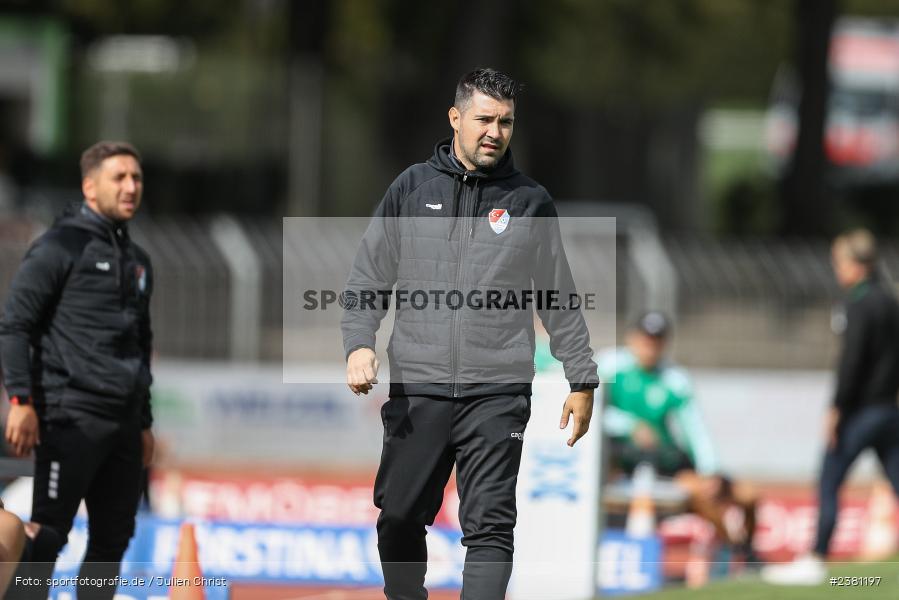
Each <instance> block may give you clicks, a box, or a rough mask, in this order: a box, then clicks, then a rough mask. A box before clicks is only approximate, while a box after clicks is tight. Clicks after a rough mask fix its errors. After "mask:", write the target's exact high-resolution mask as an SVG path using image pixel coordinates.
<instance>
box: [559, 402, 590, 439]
mask: <svg viewBox="0 0 899 600" xmlns="http://www.w3.org/2000/svg"><path fill="white" fill-rule="evenodd" d="M572 415H573V416H574V428H573V429H572V430H571V437H570V438H568V445H569V446H574V444H575V442H577V441H578V440H579V439H581V438H582V437H584V434H585V433H587V430H588V429H589V428H590V418H591V417H592V416H593V390H592V389H587V390H581V391H579V392H571V393H570V394H568V397H567V398H566V399H565V404H564V405H563V406H562V421H561V422H560V423H559V429H565V428H566V427H568V418H569V417H571V416H572Z"/></svg>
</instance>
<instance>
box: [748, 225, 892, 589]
mask: <svg viewBox="0 0 899 600" xmlns="http://www.w3.org/2000/svg"><path fill="white" fill-rule="evenodd" d="M831 258H832V261H833V270H834V274H835V275H836V279H837V282H838V283H839V284H840V287H842V288H843V289H845V290H846V310H845V319H840V320H838V321H839V322H840V323H841V327H842V328H844V330H843V348H842V352H841V355H840V360H839V364H838V367H837V382H836V392H835V394H834V399H833V404H832V406H831V407H830V409H829V411H828V414H827V419H826V427H825V435H826V436H827V452H826V454H825V455H824V466H823V468H822V470H821V479H820V484H819V492H818V493H819V503H820V512H819V514H818V532H817V538H816V542H815V547H814V550H813V553H812V554H810V555H807V556H804V557H801V558H800V559H798V560H797V561H795V562H794V563H792V564H789V565H779V566H771V567H769V568H768V569H767V570H766V571H765V572H764V575H765V576H766V579H768V580H769V581H771V582H772V583H783V584H806V585H816V584H820V583H823V581H824V579H825V578H826V576H827V572H826V570H825V568H824V562H823V561H824V558H825V557H826V556H827V550H828V546H829V545H830V539H831V537H832V535H833V531H834V526H835V524H836V520H837V510H838V508H839V505H838V494H839V490H840V486H842V484H843V481H844V480H845V478H846V475H847V473H848V472H849V468H850V467H851V466H852V463H853V462H855V459H856V458H858V456H859V454H861V453H862V451H863V450H865V449H867V448H873V449H874V451H875V452H876V453H877V458H878V459H879V460H880V463H881V464H882V465H883V469H884V471H885V472H886V475H887V478H889V480H890V483H891V484H892V486H893V489H894V490H895V491H896V493H897V494H899V406H897V392H899V304H897V302H896V299H895V298H894V296H893V293H892V290H890V289H889V287H888V286H887V285H886V284H884V283H883V282H881V281H880V280H879V278H878V277H877V271H876V263H877V245H876V242H875V240H874V236H872V235H871V233H870V232H868V231H866V230H863V229H857V230H853V231H850V232H848V233H845V234H843V235H841V236H839V237H837V238H836V240H834V243H833V247H832V252H831Z"/></svg>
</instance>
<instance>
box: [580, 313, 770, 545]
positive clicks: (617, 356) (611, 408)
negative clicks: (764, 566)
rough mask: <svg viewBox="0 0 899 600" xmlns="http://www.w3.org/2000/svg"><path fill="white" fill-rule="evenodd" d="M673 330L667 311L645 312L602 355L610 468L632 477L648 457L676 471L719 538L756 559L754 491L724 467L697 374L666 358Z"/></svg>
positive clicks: (662, 471)
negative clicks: (619, 343)
mask: <svg viewBox="0 0 899 600" xmlns="http://www.w3.org/2000/svg"><path fill="white" fill-rule="evenodd" d="M670 330H671V325H670V323H669V320H668V318H667V317H666V316H665V315H664V314H662V313H660V312H648V313H645V314H644V315H642V316H641V317H640V318H639V319H638V320H637V322H636V323H635V325H634V326H633V327H632V328H631V330H630V331H629V332H628V336H627V347H626V348H618V349H613V350H609V351H607V352H605V353H603V354H602V355H601V356H600V357H599V360H598V361H597V362H598V363H599V376H600V380H601V381H602V382H603V384H604V385H603V395H604V399H605V403H604V407H603V410H604V415H603V429H604V430H605V433H606V434H607V435H608V436H609V439H610V451H611V452H610V453H611V465H610V470H611V472H613V474H614V473H616V472H617V473H623V474H625V475H631V474H632V473H633V471H634V468H635V467H636V466H637V465H638V464H640V463H642V462H647V463H650V464H651V465H653V467H655V470H656V472H657V473H658V474H659V475H662V476H668V477H673V478H674V480H675V482H676V484H677V485H678V486H680V487H681V488H683V489H684V491H685V492H686V493H687V495H688V497H689V508H690V510H691V511H692V512H694V513H696V514H697V515H699V516H701V517H703V518H704V519H706V520H707V521H708V522H710V523H711V524H712V525H713V526H714V528H715V532H716V533H717V535H718V537H719V539H721V540H722V541H724V542H725V543H728V544H730V545H731V546H732V547H733V548H735V549H737V550H738V551H739V552H740V553H741V554H743V556H744V557H745V558H746V559H747V560H748V561H752V562H756V561H757V558H756V557H755V555H754V553H753V552H752V536H753V533H754V530H755V523H756V518H755V507H756V495H755V492H754V491H753V490H752V489H751V488H750V487H749V486H747V485H745V484H744V485H740V484H734V483H732V482H731V481H730V480H729V479H728V478H727V477H725V476H724V475H722V474H721V473H720V470H719V465H718V461H717V457H716V456H715V452H714V448H713V447H712V443H711V439H710V437H709V435H708V431H707V430H706V428H705V425H704V424H703V421H702V418H701V416H700V414H699V411H698V409H697V407H696V405H695V403H694V402H693V390H692V386H691V384H690V379H689V377H688V375H687V373H686V371H685V370H684V369H682V368H681V367H679V366H677V365H675V364H672V363H671V362H669V361H668V360H666V359H665V357H664V355H665V348H666V345H667V344H668V341H669V338H670V335H669V334H670ZM674 428H676V431H675V430H674ZM731 506H736V507H738V508H739V509H741V510H742V513H743V525H742V527H740V528H739V530H738V531H732V530H730V529H729V528H728V527H727V526H725V518H724V517H725V513H726V511H727V509H728V508H730V507H731Z"/></svg>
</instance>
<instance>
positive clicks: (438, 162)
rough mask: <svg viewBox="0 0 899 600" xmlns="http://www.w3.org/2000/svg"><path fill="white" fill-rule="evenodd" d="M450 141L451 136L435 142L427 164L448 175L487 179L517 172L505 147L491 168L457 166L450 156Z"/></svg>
mask: <svg viewBox="0 0 899 600" xmlns="http://www.w3.org/2000/svg"><path fill="white" fill-rule="evenodd" d="M452 143H453V138H446V139H443V140H440V141H439V142H437V145H436V146H434V155H433V156H432V157H431V158H429V159H428V165H430V166H431V167H433V168H435V169H437V170H438V171H441V172H443V173H448V174H450V175H468V176H470V177H479V178H483V179H487V180H491V179H505V178H506V177H512V176H513V175H517V174H518V169H516V168H515V161H514V160H513V159H512V149H511V148H506V153H505V154H504V155H503V157H502V158H501V159H500V161H499V163H498V164H497V165H496V167H494V168H493V169H491V170H489V171H466V170H465V168H464V167H461V166H457V165H456V164H455V162H454V161H453V159H452V157H451V156H450V149H451V148H452Z"/></svg>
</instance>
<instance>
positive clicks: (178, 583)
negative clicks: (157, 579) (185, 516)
mask: <svg viewBox="0 0 899 600" xmlns="http://www.w3.org/2000/svg"><path fill="white" fill-rule="evenodd" d="M169 599H170V600H206V593H205V592H204V587H203V572H202V571H201V570H200V558H199V556H197V538H196V535H195V534H194V526H193V524H192V523H184V524H183V525H181V535H180V536H179V539H178V554H176V555H175V566H174V567H173V568H172V581H171V585H170V586H169Z"/></svg>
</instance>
